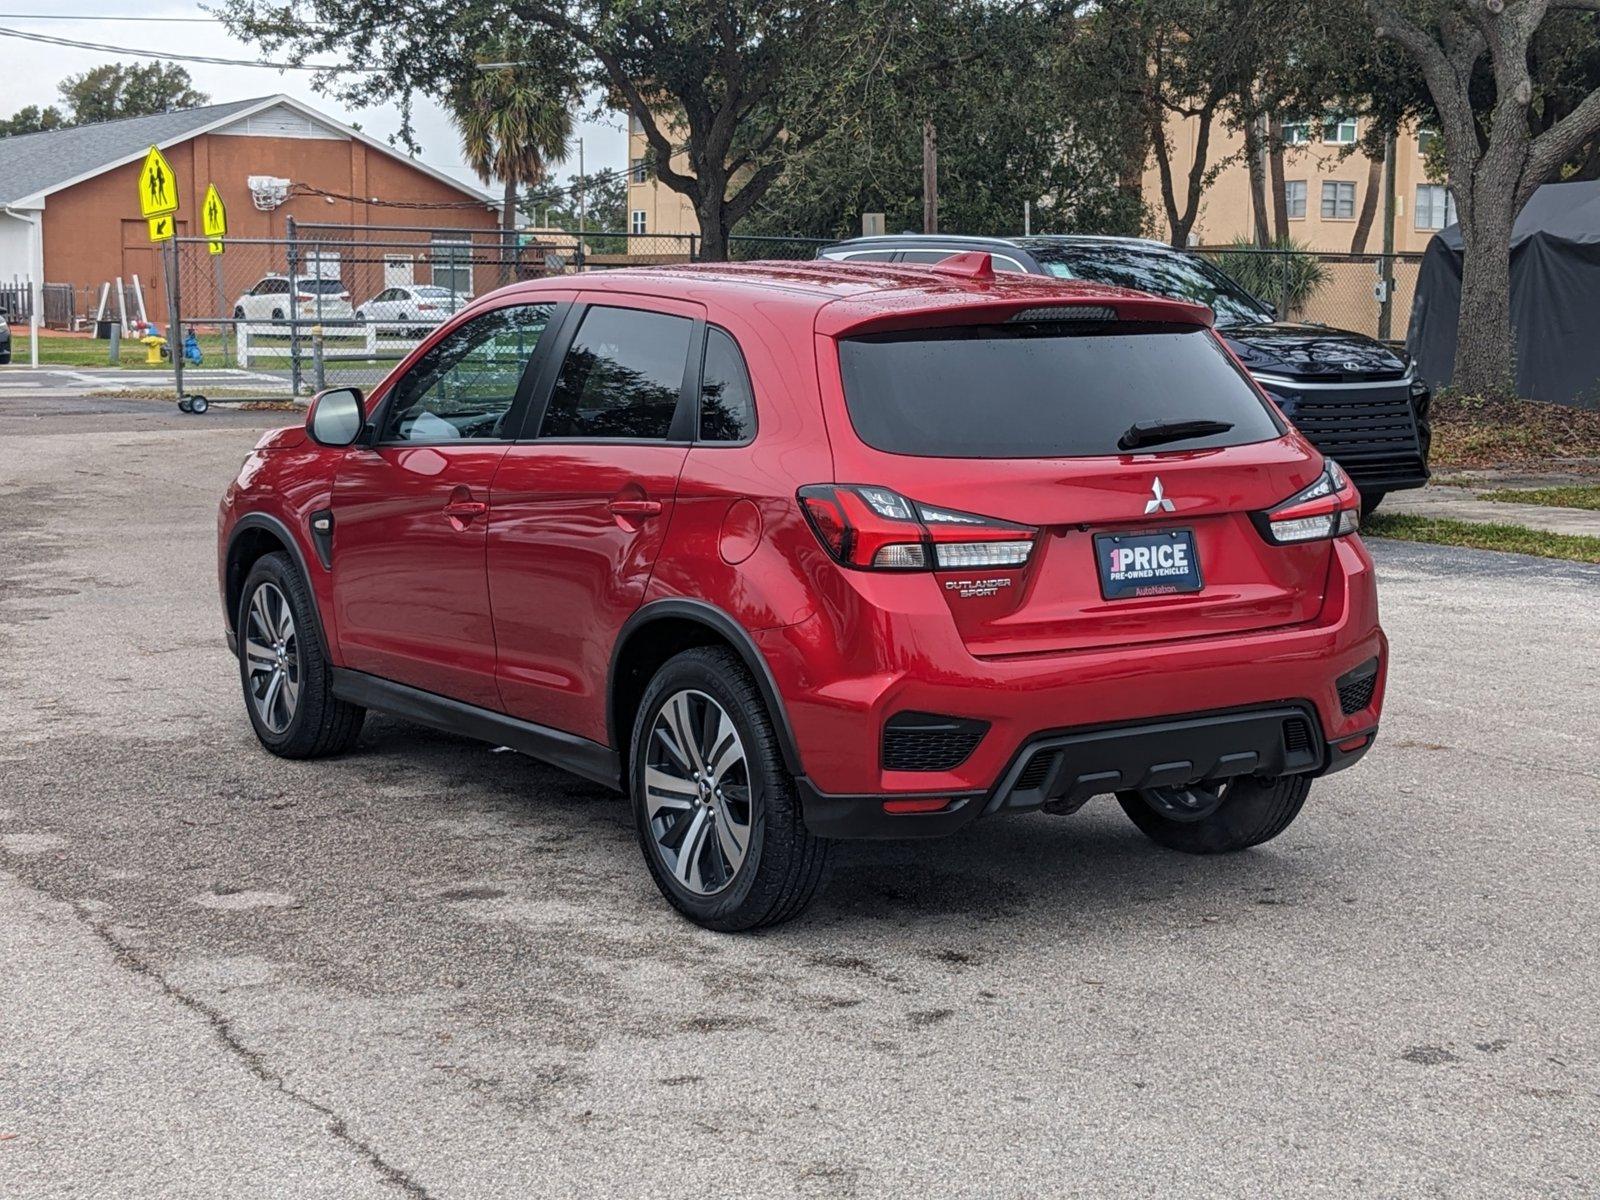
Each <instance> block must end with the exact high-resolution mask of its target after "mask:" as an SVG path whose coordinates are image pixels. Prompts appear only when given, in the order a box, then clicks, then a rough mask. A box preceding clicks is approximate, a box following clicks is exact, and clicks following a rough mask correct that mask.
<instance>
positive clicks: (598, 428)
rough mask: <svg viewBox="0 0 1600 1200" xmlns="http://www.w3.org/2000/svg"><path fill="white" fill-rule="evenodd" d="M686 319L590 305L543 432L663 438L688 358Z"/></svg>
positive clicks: (548, 435) (552, 397)
mask: <svg viewBox="0 0 1600 1200" xmlns="http://www.w3.org/2000/svg"><path fill="white" fill-rule="evenodd" d="M693 331H694V322H693V321H690V320H689V319H688V318H687V317H673V316H668V315H667V314H666V313H655V312H643V311H641V310H639V309H632V308H604V307H598V306H597V307H594V308H591V309H589V310H588V311H587V312H586V313H584V315H583V323H582V324H581V325H580V326H579V327H578V333H577V336H576V337H574V338H573V339H572V348H571V349H570V350H568V351H567V357H566V361H565V362H563V363H562V364H561V374H560V375H559V376H558V377H557V378H556V386H555V390H554V391H553V392H552V393H551V395H550V406H549V408H547V409H546V410H545V414H544V420H543V422H542V423H541V424H540V426H539V436H540V437H542V438H561V437H566V438H647V439H653V438H665V437H666V436H667V435H668V433H669V432H670V431H671V429H672V417H673V414H674V413H675V412H676V411H677V408H678V394H679V393H680V392H681V391H682V389H683V372H684V366H685V365H686V364H687V362H688V360H689V335H690V334H691V333H692V332H693Z"/></svg>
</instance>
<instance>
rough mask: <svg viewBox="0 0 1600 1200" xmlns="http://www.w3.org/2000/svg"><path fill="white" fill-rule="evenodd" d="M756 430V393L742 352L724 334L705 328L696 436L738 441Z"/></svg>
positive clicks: (751, 435)
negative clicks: (697, 431) (697, 433)
mask: <svg viewBox="0 0 1600 1200" xmlns="http://www.w3.org/2000/svg"><path fill="white" fill-rule="evenodd" d="M755 432H756V397H755V392H754V391H752V390H751V387H750V372H749V371H748V370H747V369H746V367H745V365H744V355H742V354H740V353H739V346H738V344H737V343H736V342H735V341H734V340H733V338H732V337H730V336H729V335H728V334H726V333H724V332H723V331H722V330H720V329H717V328H715V327H712V328H709V329H707V330H706V358H705V367H704V368H703V370H702V372H701V375H700V440H701V441H702V442H742V441H745V440H747V439H749V438H751V437H753V436H755Z"/></svg>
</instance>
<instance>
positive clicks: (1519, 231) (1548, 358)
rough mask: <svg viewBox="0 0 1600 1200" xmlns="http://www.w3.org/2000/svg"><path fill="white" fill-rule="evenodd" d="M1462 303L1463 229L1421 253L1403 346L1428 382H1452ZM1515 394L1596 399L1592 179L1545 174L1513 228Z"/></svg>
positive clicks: (1599, 368)
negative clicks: (1554, 179)
mask: <svg viewBox="0 0 1600 1200" xmlns="http://www.w3.org/2000/svg"><path fill="white" fill-rule="evenodd" d="M1460 308H1461V229H1460V226H1457V225H1452V226H1450V227H1449V228H1448V229H1443V230H1441V231H1440V232H1438V233H1436V234H1434V236H1433V239H1432V240H1431V241H1429V243H1428V249H1427V250H1426V251H1425V252H1424V254H1423V256H1422V269H1421V272H1420V274H1419V275H1418V277H1417V295H1416V299H1415V300H1414V301H1413V303H1412V306H1411V328H1410V331H1409V333H1408V334H1407V335H1406V346H1407V348H1408V349H1409V350H1410V351H1411V353H1412V355H1413V356H1414V357H1415V359H1416V361H1417V370H1418V372H1419V373H1420V374H1421V375H1422V377H1423V378H1424V379H1426V380H1428V382H1430V383H1432V384H1436V385H1437V384H1445V383H1449V382H1450V375H1451V371H1452V370H1453V369H1454V366H1455V357H1456V325H1457V318H1458V316H1459V314H1460ZM1511 324H1512V328H1513V329H1514V330H1515V333H1516V347H1517V393H1518V394H1519V395H1522V396H1527V397H1530V398H1531V399H1534V400H1546V401H1552V402H1556V403H1561V404H1575V405H1578V406H1580V407H1583V408H1600V181H1592V180H1591V181H1587V182H1583V183H1549V184H1546V185H1545V186H1544V187H1541V188H1540V189H1539V190H1538V191H1537V192H1535V193H1534V194H1533V199H1532V200H1530V201H1528V204H1527V207H1526V208H1524V209H1523V210H1522V213H1521V215H1520V216H1519V217H1518V218H1517V223H1516V227H1515V228H1514V229H1513V230H1512V234H1511Z"/></svg>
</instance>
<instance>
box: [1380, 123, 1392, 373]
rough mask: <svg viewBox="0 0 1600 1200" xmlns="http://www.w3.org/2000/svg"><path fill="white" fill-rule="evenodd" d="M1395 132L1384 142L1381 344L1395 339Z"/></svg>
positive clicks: (1390, 131)
mask: <svg viewBox="0 0 1600 1200" xmlns="http://www.w3.org/2000/svg"><path fill="white" fill-rule="evenodd" d="M1395 151H1396V138H1395V131H1394V130H1393V129H1391V130H1389V136H1388V137H1387V138H1385V139H1384V142H1383V269H1382V271H1380V272H1379V276H1380V279H1381V283H1382V287H1383V300H1382V301H1381V302H1380V303H1379V305H1378V340H1379V341H1388V340H1389V339H1390V338H1392V337H1393V336H1394V160H1395V156H1396V155H1395Z"/></svg>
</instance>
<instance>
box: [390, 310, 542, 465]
mask: <svg viewBox="0 0 1600 1200" xmlns="http://www.w3.org/2000/svg"><path fill="white" fill-rule="evenodd" d="M550 311H551V305H548V304H519V305H515V306H513V307H511V308H497V309H495V310H494V311H493V312H488V313H484V314H483V315H482V316H479V317H474V318H472V320H470V321H468V322H466V323H465V324H464V325H461V326H459V327H457V328H456V329H455V330H453V331H451V332H450V333H449V334H447V335H446V336H445V338H444V340H443V341H441V342H440V343H439V344H438V345H436V346H434V347H433V349H431V350H429V351H428V352H427V353H426V354H425V355H423V356H422V360H421V361H420V362H418V363H417V365H416V366H414V367H412V368H411V370H410V371H409V372H408V373H407V374H406V376H405V378H403V379H401V380H400V382H399V383H397V384H396V385H395V389H394V399H393V400H392V401H391V402H390V404H389V411H388V414H387V415H386V416H385V417H384V421H383V436H382V439H381V440H383V441H385V442H451V441H458V440H460V439H462V438H511V437H513V436H514V435H515V432H516V431H515V430H508V429H506V428H505V417H506V413H507V412H509V411H510V409H511V404H512V402H513V401H514V400H515V399H516V398H517V388H518V386H519V385H520V384H521V383H522V374H523V371H524V370H526V369H527V366H528V359H529V358H531V357H532V355H533V351H534V349H535V347H537V346H538V344H539V337H540V335H541V334H543V333H544V330H545V326H546V325H548V324H549V323H550Z"/></svg>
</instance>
